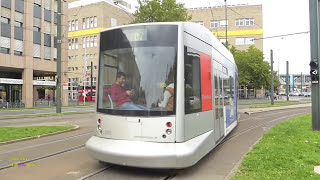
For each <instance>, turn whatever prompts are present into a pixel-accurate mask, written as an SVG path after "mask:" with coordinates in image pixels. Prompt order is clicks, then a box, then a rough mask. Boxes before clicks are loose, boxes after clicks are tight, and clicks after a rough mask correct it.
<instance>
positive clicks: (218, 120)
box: [214, 61, 224, 143]
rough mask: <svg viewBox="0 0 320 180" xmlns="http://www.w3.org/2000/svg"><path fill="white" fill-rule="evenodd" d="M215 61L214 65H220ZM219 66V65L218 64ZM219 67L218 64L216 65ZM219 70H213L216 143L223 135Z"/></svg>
mask: <svg viewBox="0 0 320 180" xmlns="http://www.w3.org/2000/svg"><path fill="white" fill-rule="evenodd" d="M216 63H217V62H216V61H215V66H216V65H220V64H219V63H217V64H216ZM220 66H221V65H220ZM218 67H219V66H218ZM221 74H222V73H221V71H219V70H218V68H217V69H215V72H214V89H215V91H214V92H215V94H214V97H215V100H214V103H215V120H214V130H215V134H214V135H215V141H216V143H217V142H219V141H220V140H221V138H222V137H223V135H224V120H223V91H222V87H223V78H221Z"/></svg>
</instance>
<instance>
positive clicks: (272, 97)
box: [270, 50, 274, 105]
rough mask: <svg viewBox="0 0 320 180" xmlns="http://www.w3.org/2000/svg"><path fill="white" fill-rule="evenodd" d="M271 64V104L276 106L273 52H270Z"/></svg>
mask: <svg viewBox="0 0 320 180" xmlns="http://www.w3.org/2000/svg"><path fill="white" fill-rule="evenodd" d="M270 64H271V94H270V98H271V104H272V105H274V96H273V93H274V85H273V51H272V50H270Z"/></svg>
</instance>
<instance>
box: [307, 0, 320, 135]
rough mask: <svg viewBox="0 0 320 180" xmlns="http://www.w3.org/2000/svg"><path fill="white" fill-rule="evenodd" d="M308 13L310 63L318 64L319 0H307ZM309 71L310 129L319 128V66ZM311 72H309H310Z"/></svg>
mask: <svg viewBox="0 0 320 180" xmlns="http://www.w3.org/2000/svg"><path fill="white" fill-rule="evenodd" d="M309 15H310V47H311V48H310V49H311V52H310V53H311V56H310V57H311V62H310V66H311V65H317V64H319V50H318V48H319V22H318V21H319V1H318V0H309ZM311 68H312V69H311V71H312V72H314V74H311V76H315V79H313V80H312V77H311V93H312V94H311V99H312V130H317V131H319V130H320V119H319V118H320V108H319V79H317V78H316V77H317V76H318V75H319V74H318V72H319V66H314V69H313V67H312V66H311ZM310 73H311V72H310Z"/></svg>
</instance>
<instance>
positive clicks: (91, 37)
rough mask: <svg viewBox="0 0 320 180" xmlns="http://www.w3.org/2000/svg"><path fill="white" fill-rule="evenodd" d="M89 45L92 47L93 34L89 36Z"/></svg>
mask: <svg viewBox="0 0 320 180" xmlns="http://www.w3.org/2000/svg"><path fill="white" fill-rule="evenodd" d="M90 47H93V36H90Z"/></svg>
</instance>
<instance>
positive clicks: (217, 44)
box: [101, 22, 235, 64]
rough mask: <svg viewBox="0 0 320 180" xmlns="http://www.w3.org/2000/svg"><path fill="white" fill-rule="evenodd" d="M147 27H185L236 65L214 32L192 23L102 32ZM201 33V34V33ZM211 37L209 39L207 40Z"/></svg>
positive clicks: (161, 23)
mask: <svg viewBox="0 0 320 180" xmlns="http://www.w3.org/2000/svg"><path fill="white" fill-rule="evenodd" d="M145 25H178V26H183V27H184V30H187V31H188V32H189V33H191V34H201V35H200V37H199V39H200V40H202V41H203V42H206V43H207V44H210V45H211V46H212V48H214V49H216V50H217V51H218V52H219V53H220V54H221V55H222V56H224V57H225V58H226V59H228V60H229V61H230V62H231V63H233V64H235V61H234V59H233V56H232V54H231V53H230V51H229V50H228V49H227V48H225V46H224V45H223V44H222V43H221V42H220V41H219V40H218V39H217V38H216V37H215V36H214V34H213V33H212V32H210V31H209V30H208V29H207V28H205V27H204V26H202V25H200V24H197V23H192V22H152V23H139V24H130V25H122V26H117V27H113V28H108V29H104V30H102V31H101V33H102V32H106V31H110V30H114V29H120V28H125V27H134V26H145ZM199 32H200V33H199ZM207 37H209V38H207ZM208 39H211V41H208Z"/></svg>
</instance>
